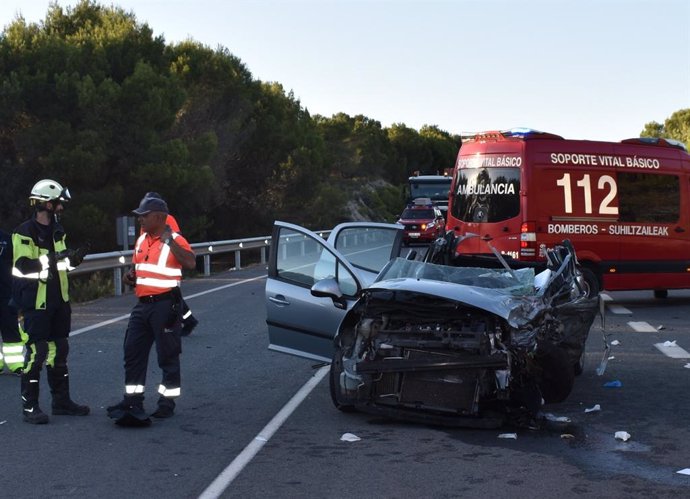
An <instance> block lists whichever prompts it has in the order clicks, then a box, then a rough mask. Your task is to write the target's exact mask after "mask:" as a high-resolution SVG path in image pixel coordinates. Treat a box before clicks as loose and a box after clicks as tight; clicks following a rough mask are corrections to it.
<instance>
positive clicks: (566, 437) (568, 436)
mask: <svg viewBox="0 0 690 499" xmlns="http://www.w3.org/2000/svg"><path fill="white" fill-rule="evenodd" d="M561 438H562V439H564V440H571V439H573V438H575V435H573V434H572V433H561Z"/></svg>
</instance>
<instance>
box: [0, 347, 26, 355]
mask: <svg viewBox="0 0 690 499" xmlns="http://www.w3.org/2000/svg"><path fill="white" fill-rule="evenodd" d="M2 351H3V353H4V354H5V355H7V354H10V353H22V352H23V351H24V346H23V345H12V346H7V345H3V346H2Z"/></svg>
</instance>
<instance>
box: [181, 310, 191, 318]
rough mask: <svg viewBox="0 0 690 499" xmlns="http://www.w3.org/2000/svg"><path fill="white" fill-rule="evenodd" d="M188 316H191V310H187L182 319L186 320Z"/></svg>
mask: <svg viewBox="0 0 690 499" xmlns="http://www.w3.org/2000/svg"><path fill="white" fill-rule="evenodd" d="M190 315H192V310H191V309H189V310H187V313H186V314H184V315H183V316H182V318H183V319H186V318H188V317H189V316H190Z"/></svg>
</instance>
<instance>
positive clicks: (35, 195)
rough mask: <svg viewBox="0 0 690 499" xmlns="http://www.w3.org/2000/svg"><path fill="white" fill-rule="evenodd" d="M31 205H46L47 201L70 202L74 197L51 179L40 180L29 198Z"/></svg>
mask: <svg viewBox="0 0 690 499" xmlns="http://www.w3.org/2000/svg"><path fill="white" fill-rule="evenodd" d="M29 199H30V200H31V204H35V203H36V202H39V203H45V202H46V201H55V200H59V201H62V202H65V201H69V200H70V199H72V197H71V196H70V195H69V190H68V189H63V188H62V186H61V185H60V184H58V183H57V182H56V181H55V180H50V179H49V178H46V179H43V180H39V181H38V182H36V185H34V186H33V188H32V189H31V195H30V196H29Z"/></svg>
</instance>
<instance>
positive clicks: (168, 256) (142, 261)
mask: <svg viewBox="0 0 690 499" xmlns="http://www.w3.org/2000/svg"><path fill="white" fill-rule="evenodd" d="M172 238H173V239H174V240H175V243H177V244H178V245H180V246H181V247H182V248H184V249H185V250H187V251H192V248H191V246H190V245H189V243H188V242H187V240H186V239H185V238H184V237H183V236H181V235H180V234H178V233H177V232H173V234H172ZM132 263H134V270H135V272H136V288H135V289H136V295H137V296H138V297H140V298H141V297H142V296H151V295H158V294H162V293H167V292H169V291H171V290H172V289H173V288H176V287H178V286H179V285H180V281H181V280H182V266H181V265H180V263H179V262H178V261H177V259H176V258H175V257H174V255H173V254H172V253H171V251H170V246H168V245H167V244H165V243H164V242H163V241H161V238H160V237H159V236H155V237H154V236H151V235H150V234H147V233H144V234H142V235H140V236H139V239H137V242H136V245H135V247H134V255H133V257H132Z"/></svg>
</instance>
